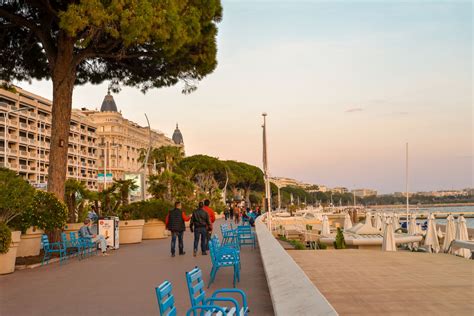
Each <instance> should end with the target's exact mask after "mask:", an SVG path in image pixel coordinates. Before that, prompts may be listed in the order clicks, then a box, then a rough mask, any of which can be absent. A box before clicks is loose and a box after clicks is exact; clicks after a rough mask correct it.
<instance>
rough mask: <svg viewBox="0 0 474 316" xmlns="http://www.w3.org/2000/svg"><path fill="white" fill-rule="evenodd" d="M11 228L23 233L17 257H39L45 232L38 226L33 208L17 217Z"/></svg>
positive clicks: (27, 209)
mask: <svg viewBox="0 0 474 316" xmlns="http://www.w3.org/2000/svg"><path fill="white" fill-rule="evenodd" d="M10 223H11V226H13V227H15V228H17V229H19V230H20V231H21V242H20V245H19V247H18V249H17V252H16V256H17V257H29V256H38V255H39V254H40V250H41V249H40V248H41V235H43V234H44V231H43V230H42V229H40V228H39V227H38V226H36V223H35V221H34V211H33V207H32V206H31V205H30V207H28V208H26V209H25V211H24V212H23V213H22V214H21V215H20V216H18V217H16V218H15V219H14V220H13V221H12V222H10Z"/></svg>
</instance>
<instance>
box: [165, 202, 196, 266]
mask: <svg viewBox="0 0 474 316" xmlns="http://www.w3.org/2000/svg"><path fill="white" fill-rule="evenodd" d="M189 220H190V218H189V217H188V216H186V214H185V213H184V211H182V210H181V202H179V201H176V202H175V203H174V209H172V210H171V211H169V213H168V215H166V221H165V223H166V229H168V230H169V231H171V257H174V256H175V251H176V237H177V238H178V249H179V255H180V256H182V255H184V254H185V253H186V252H184V241H183V235H184V231H185V230H186V226H185V223H184V222H187V221H189Z"/></svg>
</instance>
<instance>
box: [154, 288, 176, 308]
mask: <svg viewBox="0 0 474 316" xmlns="http://www.w3.org/2000/svg"><path fill="white" fill-rule="evenodd" d="M172 289H173V286H172V285H171V283H170V282H169V281H165V282H163V283H161V284H160V286H158V287H156V288H155V292H156V299H157V300H158V307H159V308H160V315H162V316H176V315H177V314H176V307H175V306H174V296H173V294H172V293H171V290H172Z"/></svg>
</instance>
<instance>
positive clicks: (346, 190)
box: [330, 187, 349, 194]
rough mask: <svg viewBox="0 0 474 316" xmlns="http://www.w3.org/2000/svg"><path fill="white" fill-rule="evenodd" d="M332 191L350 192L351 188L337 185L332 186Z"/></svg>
mask: <svg viewBox="0 0 474 316" xmlns="http://www.w3.org/2000/svg"><path fill="white" fill-rule="evenodd" d="M330 191H331V192H333V193H340V194H344V193H348V192H349V190H348V189H347V188H345V187H335V188H332V189H331V190H330Z"/></svg>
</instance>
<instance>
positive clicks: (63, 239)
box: [61, 232, 67, 243]
mask: <svg viewBox="0 0 474 316" xmlns="http://www.w3.org/2000/svg"><path fill="white" fill-rule="evenodd" d="M61 241H62V242H63V243H67V236H66V233H64V232H63V233H61Z"/></svg>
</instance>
